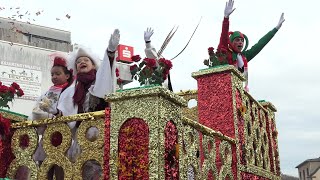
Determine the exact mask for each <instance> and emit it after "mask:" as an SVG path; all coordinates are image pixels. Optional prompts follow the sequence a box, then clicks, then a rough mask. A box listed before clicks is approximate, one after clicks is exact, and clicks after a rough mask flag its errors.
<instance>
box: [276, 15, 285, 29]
mask: <svg viewBox="0 0 320 180" xmlns="http://www.w3.org/2000/svg"><path fill="white" fill-rule="evenodd" d="M284 21H285V19H284V13H282V14H281V17H280V19H279V22H278V25H277V26H276V29H278V30H279V29H280V28H281V26H282V23H283V22H284Z"/></svg>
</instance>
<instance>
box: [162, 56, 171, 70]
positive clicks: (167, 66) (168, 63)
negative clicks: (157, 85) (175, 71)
mask: <svg viewBox="0 0 320 180" xmlns="http://www.w3.org/2000/svg"><path fill="white" fill-rule="evenodd" d="M159 64H160V65H161V66H163V67H164V68H165V69H171V68H172V62H171V61H170V60H167V59H164V58H160V59H159Z"/></svg>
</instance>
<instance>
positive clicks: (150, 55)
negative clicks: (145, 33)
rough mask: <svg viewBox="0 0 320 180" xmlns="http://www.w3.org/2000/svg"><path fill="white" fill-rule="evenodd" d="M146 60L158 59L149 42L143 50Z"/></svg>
mask: <svg viewBox="0 0 320 180" xmlns="http://www.w3.org/2000/svg"><path fill="white" fill-rule="evenodd" d="M144 52H145V53H146V57H147V58H151V59H158V55H157V51H156V49H155V48H154V47H153V46H152V45H151V42H148V43H146V48H145V50H144Z"/></svg>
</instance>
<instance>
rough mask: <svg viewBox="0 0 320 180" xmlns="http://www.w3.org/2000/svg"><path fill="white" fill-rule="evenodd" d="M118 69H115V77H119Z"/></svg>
mask: <svg viewBox="0 0 320 180" xmlns="http://www.w3.org/2000/svg"><path fill="white" fill-rule="evenodd" d="M119 75H120V74H119V69H118V68H116V77H119Z"/></svg>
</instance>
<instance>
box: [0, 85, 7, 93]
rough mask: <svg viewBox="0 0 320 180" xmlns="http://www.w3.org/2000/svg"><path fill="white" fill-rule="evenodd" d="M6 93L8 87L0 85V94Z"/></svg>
mask: <svg viewBox="0 0 320 180" xmlns="http://www.w3.org/2000/svg"><path fill="white" fill-rule="evenodd" d="M6 92H8V87H7V86H5V85H1V86H0V93H6Z"/></svg>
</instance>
